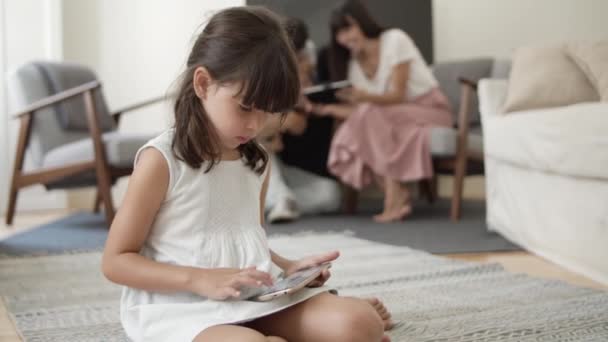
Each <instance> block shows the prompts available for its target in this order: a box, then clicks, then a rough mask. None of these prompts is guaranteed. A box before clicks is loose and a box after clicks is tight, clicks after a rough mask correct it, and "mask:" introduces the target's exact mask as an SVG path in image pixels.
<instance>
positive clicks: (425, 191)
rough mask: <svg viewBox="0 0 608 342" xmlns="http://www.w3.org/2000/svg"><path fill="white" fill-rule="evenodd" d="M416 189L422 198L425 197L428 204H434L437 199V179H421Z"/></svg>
mask: <svg viewBox="0 0 608 342" xmlns="http://www.w3.org/2000/svg"><path fill="white" fill-rule="evenodd" d="M418 187H419V189H420V193H421V195H422V196H424V197H426V199H427V200H428V201H429V203H434V202H435V200H436V199H437V178H436V176H433V177H432V178H429V179H422V180H420V181H419V182H418Z"/></svg>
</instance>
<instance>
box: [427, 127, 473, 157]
mask: <svg viewBox="0 0 608 342" xmlns="http://www.w3.org/2000/svg"><path fill="white" fill-rule="evenodd" d="M457 136H458V132H457V131H456V129H455V128H451V127H433V128H431V130H430V144H429V146H430V149H431V155H432V156H433V157H454V156H455V155H456V142H457V141H458V139H457ZM467 150H468V151H469V152H470V153H471V152H472V153H475V154H477V155H481V154H482V153H483V137H482V134H481V131H473V132H470V133H469V138H468V146H467Z"/></svg>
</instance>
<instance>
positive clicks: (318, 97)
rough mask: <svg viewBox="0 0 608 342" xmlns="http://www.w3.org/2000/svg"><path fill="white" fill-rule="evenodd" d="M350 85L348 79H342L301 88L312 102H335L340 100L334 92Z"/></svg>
mask: <svg viewBox="0 0 608 342" xmlns="http://www.w3.org/2000/svg"><path fill="white" fill-rule="evenodd" d="M351 86H352V85H351V83H350V81H348V80H344V81H338V82H331V83H323V84H317V85H314V86H311V87H306V88H304V89H303V90H302V93H303V94H304V95H305V96H306V97H307V98H308V100H309V101H310V102H312V103H337V102H341V101H340V100H339V99H338V98H337V97H336V92H337V91H338V90H340V89H344V88H348V87H351Z"/></svg>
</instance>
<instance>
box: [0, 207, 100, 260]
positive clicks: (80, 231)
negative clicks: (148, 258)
mask: <svg viewBox="0 0 608 342" xmlns="http://www.w3.org/2000/svg"><path fill="white" fill-rule="evenodd" d="M107 236H108V228H107V226H106V222H105V217H104V216H103V215H101V214H93V213H88V212H79V213H75V214H72V215H70V216H67V217H65V218H61V219H59V220H56V221H53V222H50V223H47V224H44V225H41V226H39V227H36V228H33V229H31V230H28V231H25V232H23V233H19V234H16V235H13V236H10V237H9V238H7V239H4V240H0V254H4V255H49V254H62V253H69V252H82V251H92V250H101V249H102V248H103V246H104V244H105V242H106V238H107Z"/></svg>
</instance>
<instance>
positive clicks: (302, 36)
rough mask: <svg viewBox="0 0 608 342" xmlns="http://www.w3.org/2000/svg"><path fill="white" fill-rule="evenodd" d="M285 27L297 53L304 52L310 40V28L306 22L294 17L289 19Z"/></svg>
mask: <svg viewBox="0 0 608 342" xmlns="http://www.w3.org/2000/svg"><path fill="white" fill-rule="evenodd" d="M285 27H286V29H287V34H288V36H289V39H290V40H291V44H292V45H293V48H294V50H295V51H296V52H298V51H300V50H302V49H303V48H304V47H305V46H306V41H307V40H308V28H307V27H306V24H305V23H304V21H302V20H301V19H298V18H295V17H292V18H289V19H287V21H286V22H285Z"/></svg>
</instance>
